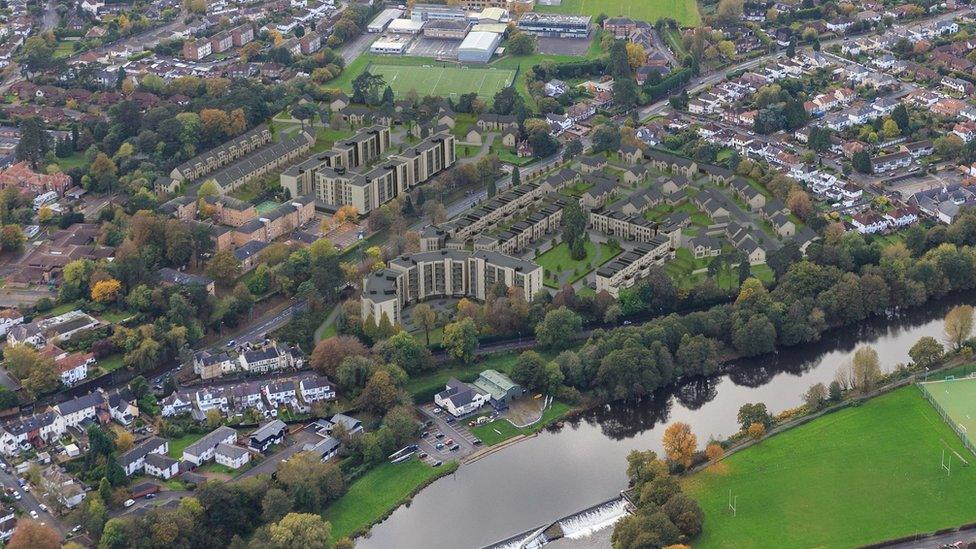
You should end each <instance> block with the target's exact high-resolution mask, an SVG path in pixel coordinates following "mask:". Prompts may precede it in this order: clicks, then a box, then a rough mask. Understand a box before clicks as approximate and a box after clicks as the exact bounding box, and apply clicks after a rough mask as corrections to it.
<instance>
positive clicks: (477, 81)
mask: <svg viewBox="0 0 976 549" xmlns="http://www.w3.org/2000/svg"><path fill="white" fill-rule="evenodd" d="M428 63H429V64H428V65H421V66H413V67H405V66H400V65H385V64H380V63H374V64H372V65H370V66H369V71H370V72H371V73H373V74H378V75H380V76H382V77H383V79H384V80H386V83H387V84H389V85H390V87H391V88H393V92H394V93H395V94H397V95H398V96H403V95H404V94H406V93H407V92H409V91H410V90H416V91H417V93H419V94H420V96H421V97H423V96H424V95H428V94H429V95H439V96H443V97H451V96H454V97H456V96H459V95H462V94H465V93H470V92H477V94H478V96H479V97H484V98H491V97H493V96H494V95H495V93H497V92H498V90H501V89H502V88H504V87H506V86H508V85H509V84H511V83H512V78H514V77H515V71H512V70H507V69H493V68H474V67H454V66H440V65H435V64H434V61H433V60H428Z"/></svg>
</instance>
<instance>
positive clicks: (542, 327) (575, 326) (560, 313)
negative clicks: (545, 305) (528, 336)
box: [535, 307, 583, 351]
mask: <svg viewBox="0 0 976 549" xmlns="http://www.w3.org/2000/svg"><path fill="white" fill-rule="evenodd" d="M582 329H583V319H582V318H580V316H579V315H578V314H576V313H575V312H573V311H571V310H570V309H568V308H566V307H559V308H558V309H553V310H551V311H549V312H548V313H546V316H545V318H543V320H542V322H540V323H539V324H538V325H536V327H535V339H536V343H537V344H538V345H539V347H541V348H543V349H553V350H557V351H558V350H562V349H566V348H569V347H570V346H572V344H573V340H574V339H575V338H576V336H577V334H579V333H580V331H581V330H582Z"/></svg>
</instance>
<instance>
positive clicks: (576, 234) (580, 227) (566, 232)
mask: <svg viewBox="0 0 976 549" xmlns="http://www.w3.org/2000/svg"><path fill="white" fill-rule="evenodd" d="M560 223H561V225H562V236H563V242H565V243H566V245H567V246H569V255H570V257H572V258H573V259H575V260H577V261H580V260H582V259H583V258H585V257H586V240H587V233H586V215H585V214H584V213H583V209H582V207H580V205H579V204H578V203H577V202H576V201H575V200H571V201H569V204H567V205H566V207H565V208H564V209H563V216H562V220H561V222H560Z"/></svg>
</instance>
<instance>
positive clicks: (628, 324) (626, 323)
mask: <svg viewBox="0 0 976 549" xmlns="http://www.w3.org/2000/svg"><path fill="white" fill-rule="evenodd" d="M631 324H633V322H631V321H629V320H625V321H624V326H630V325H631Z"/></svg>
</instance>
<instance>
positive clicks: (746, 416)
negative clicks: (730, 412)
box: [736, 402, 773, 431]
mask: <svg viewBox="0 0 976 549" xmlns="http://www.w3.org/2000/svg"><path fill="white" fill-rule="evenodd" d="M736 419H737V420H738V421H739V427H740V428H741V429H742V430H743V431H745V430H746V429H748V428H749V426H750V425H752V424H753V423H762V424H763V425H772V424H773V416H771V415H769V411H768V410H766V405H765V404H763V403H762V402H759V403H756V404H743V405H742V406H740V407H739V413H738V415H737V416H736Z"/></svg>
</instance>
